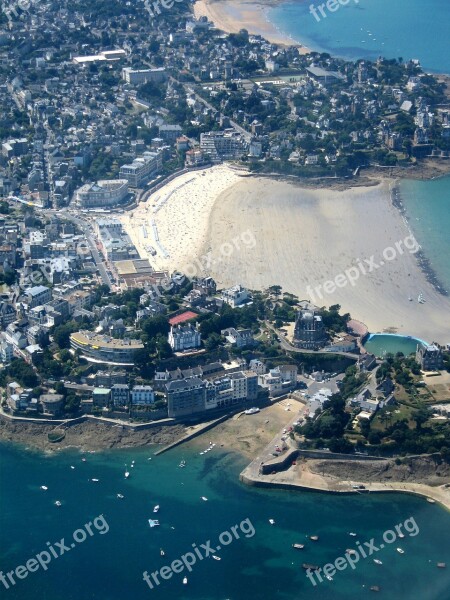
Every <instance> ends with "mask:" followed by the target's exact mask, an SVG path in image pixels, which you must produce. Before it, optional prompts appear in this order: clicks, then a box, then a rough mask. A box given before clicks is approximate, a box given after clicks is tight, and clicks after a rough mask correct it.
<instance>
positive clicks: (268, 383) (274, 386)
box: [258, 365, 298, 398]
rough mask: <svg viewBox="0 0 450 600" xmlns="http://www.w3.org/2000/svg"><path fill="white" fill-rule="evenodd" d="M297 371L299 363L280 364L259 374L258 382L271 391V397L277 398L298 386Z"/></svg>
mask: <svg viewBox="0 0 450 600" xmlns="http://www.w3.org/2000/svg"><path fill="white" fill-rule="evenodd" d="M297 372H298V368H297V365H280V366H278V367H275V368H274V369H270V371H269V372H268V373H265V374H263V375H259V378H258V383H259V385H260V386H261V387H263V388H266V389H267V390H268V391H269V396H270V397H271V398H275V397H276V396H280V395H281V394H285V393H287V392H289V391H292V390H294V389H295V388H296V386H297Z"/></svg>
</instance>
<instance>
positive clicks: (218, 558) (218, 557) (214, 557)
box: [212, 554, 222, 560]
mask: <svg viewBox="0 0 450 600" xmlns="http://www.w3.org/2000/svg"><path fill="white" fill-rule="evenodd" d="M212 557H213V559H214V560H222V559H221V558H220V556H217V555H216V554H213V555H212Z"/></svg>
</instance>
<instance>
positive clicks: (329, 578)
mask: <svg viewBox="0 0 450 600" xmlns="http://www.w3.org/2000/svg"><path fill="white" fill-rule="evenodd" d="M325 577H326V578H327V579H328V581H333V578H332V577H331V575H325Z"/></svg>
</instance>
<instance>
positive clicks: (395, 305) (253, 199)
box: [121, 165, 450, 344]
mask: <svg viewBox="0 0 450 600" xmlns="http://www.w3.org/2000/svg"><path fill="white" fill-rule="evenodd" d="M392 183H393V182H391V181H387V180H385V181H383V182H382V183H380V184H378V185H374V186H372V187H356V188H349V189H346V190H344V191H338V190H335V189H327V188H319V189H312V188H302V187H300V186H298V185H296V184H294V183H288V182H285V181H277V180H274V179H269V178H262V177H253V176H250V177H242V176H240V175H239V174H238V173H237V172H236V171H233V170H232V169H231V168H230V167H228V166H226V165H218V166H215V167H213V168H211V169H206V170H204V171H196V172H192V173H186V174H184V175H182V176H180V177H178V178H176V179H175V180H174V181H172V182H170V183H169V184H167V186H165V187H164V188H163V189H161V190H159V191H158V192H156V193H155V194H153V195H152V196H150V198H149V199H148V200H147V202H145V203H142V204H140V205H139V207H138V208H137V209H135V210H134V211H132V212H131V213H129V214H126V215H123V216H122V217H121V218H122V220H123V222H124V226H125V228H126V229H127V231H128V232H129V234H130V236H131V238H132V240H133V242H134V243H135V245H136V247H137V248H138V250H139V252H140V253H141V255H142V256H148V257H149V259H150V262H151V263H152V264H153V265H154V267H155V268H157V269H168V270H169V271H173V270H180V271H182V272H184V273H185V274H187V275H188V276H192V275H193V274H202V275H203V276H205V275H211V276H212V277H214V278H215V279H216V281H217V284H218V286H219V287H227V286H231V285H235V284H236V283H241V284H242V285H244V286H247V287H249V288H251V289H257V290H260V289H265V288H267V287H269V286H270V285H274V284H277V285H281V286H282V287H283V289H284V290H285V291H288V292H292V293H294V294H297V295H298V296H299V298H300V299H301V300H304V299H308V300H311V301H312V302H314V303H315V304H317V305H318V306H331V305H333V304H340V305H341V306H342V309H343V310H344V311H345V312H350V313H351V315H352V317H353V318H355V319H358V320H360V321H363V322H364V323H365V324H366V325H367V326H368V328H369V331H370V332H371V333H381V332H386V333H399V334H404V335H411V336H414V337H418V338H420V339H423V340H425V341H427V342H432V341H436V342H439V343H442V344H445V343H447V342H448V341H449V340H450V328H449V325H448V314H450V299H449V298H448V297H444V296H442V295H441V294H439V293H438V292H437V291H436V289H435V288H434V287H433V286H432V285H431V284H430V283H429V282H428V281H427V279H426V277H425V274H424V273H423V271H422V270H421V269H420V268H419V265H418V262H417V257H416V255H415V250H417V245H416V242H415V240H414V239H413V238H412V237H410V235H411V234H410V231H409V228H408V224H407V221H406V219H405V218H404V216H402V215H401V214H400V212H399V211H398V210H397V209H396V208H395V207H394V206H393V205H392V202H391V195H390V185H392ZM152 220H153V221H154V223H155V224H156V227H157V235H158V237H159V246H157V244H156V241H155V238H154V229H153V227H152ZM145 235H146V236H147V237H145ZM246 235H247V236H250V237H251V241H252V244H251V245H248V244H243V243H242V242H241V243H240V244H239V243H237V244H236V243H234V244H233V241H236V240H243V239H245V236H246ZM419 243H420V240H419ZM149 245H151V246H153V247H155V248H157V249H158V254H157V255H156V257H153V256H151V255H150V254H149V252H148V251H147V250H146V248H148V246H149ZM224 249H227V252H226V253H225V252H224ZM230 249H231V250H230ZM163 253H164V254H163ZM205 255H209V257H210V260H206V261H205V260H204V257H205ZM199 257H203V258H202V259H201V262H199V261H197V260H196V259H197V258H199ZM327 282H328V283H327ZM330 282H332V283H331V284H330ZM333 282H334V283H333ZM419 294H422V295H423V298H424V302H423V303H419V302H418V298H419ZM410 298H411V300H410Z"/></svg>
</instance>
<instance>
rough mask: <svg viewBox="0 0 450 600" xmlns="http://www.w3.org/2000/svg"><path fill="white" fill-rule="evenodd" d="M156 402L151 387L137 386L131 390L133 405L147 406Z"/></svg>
mask: <svg viewBox="0 0 450 600" xmlns="http://www.w3.org/2000/svg"><path fill="white" fill-rule="evenodd" d="M154 402H155V392H154V391H153V388H152V387H151V386H150V385H135V386H134V388H133V389H132V390H131V404H138V405H141V406H147V405H149V404H153V403H154Z"/></svg>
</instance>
